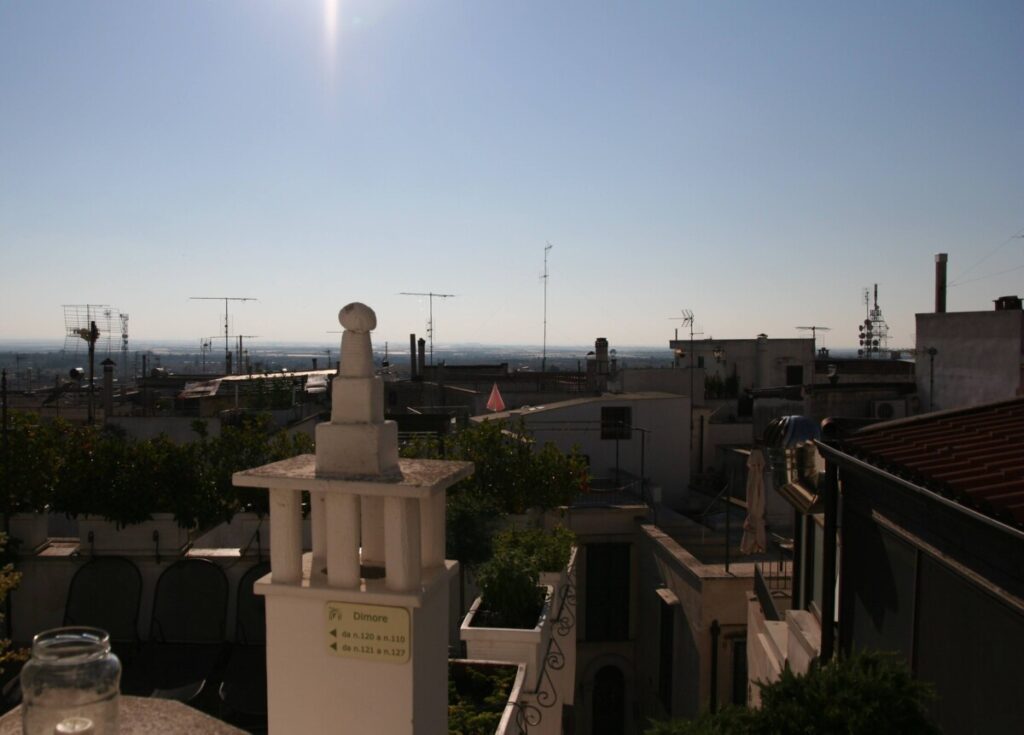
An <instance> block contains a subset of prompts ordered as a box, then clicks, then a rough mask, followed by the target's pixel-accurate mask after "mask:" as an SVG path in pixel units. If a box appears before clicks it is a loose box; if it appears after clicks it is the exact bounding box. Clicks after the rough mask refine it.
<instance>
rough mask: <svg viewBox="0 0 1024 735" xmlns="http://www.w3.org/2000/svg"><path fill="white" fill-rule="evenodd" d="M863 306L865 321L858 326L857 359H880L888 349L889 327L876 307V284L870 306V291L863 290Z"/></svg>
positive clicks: (877, 306)
mask: <svg viewBox="0 0 1024 735" xmlns="http://www.w3.org/2000/svg"><path fill="white" fill-rule="evenodd" d="M864 306H865V309H866V311H867V319H865V320H864V323H863V324H861V325H860V330H859V331H860V335H859V342H860V345H861V347H860V348H859V349H858V350H857V356H858V357H866V358H872V357H876V358H877V357H880V356H881V353H883V352H885V351H887V350H888V348H889V325H888V324H887V323H886V321H885V317H883V316H882V308H881V307H880V306H879V305H878V284H877V283H876V284H875V301H874V306H873V307H872V305H871V291H869V290H868V289H866V288H865V289H864Z"/></svg>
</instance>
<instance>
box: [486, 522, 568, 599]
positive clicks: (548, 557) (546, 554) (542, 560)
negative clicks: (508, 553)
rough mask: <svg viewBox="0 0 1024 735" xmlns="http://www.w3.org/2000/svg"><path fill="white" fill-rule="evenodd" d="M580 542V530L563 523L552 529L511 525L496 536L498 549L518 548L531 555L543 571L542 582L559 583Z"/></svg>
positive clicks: (538, 567) (544, 583) (535, 563)
mask: <svg viewBox="0 0 1024 735" xmlns="http://www.w3.org/2000/svg"><path fill="white" fill-rule="evenodd" d="M575 544H576V534H574V533H573V532H572V531H570V530H569V529H568V528H566V527H565V526H562V525H558V526H555V527H554V528H552V529H551V530H550V531H546V530H543V529H539V528H536V529H534V528H527V529H521V528H516V527H513V528H510V529H508V530H506V531H503V532H502V533H500V534H498V536H497V537H496V538H495V540H494V546H495V548H496V549H515V550H517V551H519V552H521V553H524V554H526V555H527V556H529V557H530V558H531V559H532V561H533V564H534V566H536V568H537V569H538V571H539V572H540V577H539V579H540V584H542V585H548V584H550V585H553V586H556V587H557V586H559V585H561V584H562V583H563V582H564V577H565V574H566V570H567V568H568V567H569V565H570V564H569V562H570V560H571V558H572V554H573V548H574V546H575Z"/></svg>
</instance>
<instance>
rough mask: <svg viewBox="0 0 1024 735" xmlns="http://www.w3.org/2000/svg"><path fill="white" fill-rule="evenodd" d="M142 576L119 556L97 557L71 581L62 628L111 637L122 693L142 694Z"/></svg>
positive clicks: (143, 688) (85, 565) (143, 689)
mask: <svg viewBox="0 0 1024 735" xmlns="http://www.w3.org/2000/svg"><path fill="white" fill-rule="evenodd" d="M141 599H142V574H141V573H140V572H139V569H138V567H136V566H135V565H134V564H133V563H132V562H131V561H129V560H128V559H125V558H124V557H121V556H97V557H93V558H92V559H90V560H89V561H88V562H86V563H85V564H83V565H82V566H80V567H79V568H78V571H76V572H75V575H74V576H73V577H72V578H71V584H70V585H69V586H68V597H67V602H66V604H65V606H64V625H88V626H91V627H94V628H101V629H103V630H105V631H107V633H108V634H109V635H110V648H111V650H113V652H114V653H115V654H117V657H118V658H119V659H121V669H122V674H121V690H122V691H123V692H125V693H126V694H138V693H142V692H144V691H145V688H146V687H145V684H144V683H143V682H142V681H141V678H140V674H139V670H138V666H139V651H140V641H139V603H140V601H141Z"/></svg>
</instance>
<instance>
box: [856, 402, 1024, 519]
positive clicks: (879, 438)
mask: <svg viewBox="0 0 1024 735" xmlns="http://www.w3.org/2000/svg"><path fill="white" fill-rule="evenodd" d="M844 448H845V449H847V450H848V451H850V452H852V453H853V454H854V455H856V456H859V457H860V458H862V459H865V460H867V461H869V462H871V463H872V464H875V465H876V466H879V467H881V468H882V469H885V470H887V471H889V472H893V473H894V474H897V475H900V476H902V477H904V478H905V479H907V480H910V481H912V482H915V483H916V484H919V485H921V486H922V487H925V488H928V489H930V490H933V491H935V492H938V493H941V494H943V495H951V496H953V497H956V498H958V499H959V500H960V502H961V503H963V504H965V505H968V506H970V507H972V508H976V509H977V510H980V511H982V512H984V513H987V514H988V515H991V516H993V517H995V518H999V519H1000V520H1003V521H1007V522H1010V523H1011V524H1016V525H1019V526H1024V398H1016V399H1013V400H1010V401H1001V402H999V403H991V404H987V405H984V406H975V407H972V408H966V409H961V410H956V411H942V412H939V413H933V414H925V415H923V416H917V417H914V418H910V419H901V420H898V421H890V422H886V423H883V424H875V425H873V426H869V427H867V428H865V429H861V430H860V431H858V432H856V433H855V434H852V435H851V436H849V437H848V438H847V439H846V441H845V442H844Z"/></svg>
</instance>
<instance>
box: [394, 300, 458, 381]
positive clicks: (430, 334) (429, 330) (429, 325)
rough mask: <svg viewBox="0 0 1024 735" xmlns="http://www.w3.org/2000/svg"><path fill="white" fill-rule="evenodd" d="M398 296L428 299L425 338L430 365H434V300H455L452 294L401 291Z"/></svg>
mask: <svg viewBox="0 0 1024 735" xmlns="http://www.w3.org/2000/svg"><path fill="white" fill-rule="evenodd" d="M398 295H399V296H426V297H428V298H429V299H430V317H429V318H428V319H427V336H428V337H429V338H430V365H431V366H433V365H434V299H451V298H455V294H453V293H434V292H433V291H427V292H426V293H423V292H420V291H401V292H399V294H398Z"/></svg>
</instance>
